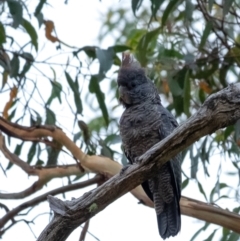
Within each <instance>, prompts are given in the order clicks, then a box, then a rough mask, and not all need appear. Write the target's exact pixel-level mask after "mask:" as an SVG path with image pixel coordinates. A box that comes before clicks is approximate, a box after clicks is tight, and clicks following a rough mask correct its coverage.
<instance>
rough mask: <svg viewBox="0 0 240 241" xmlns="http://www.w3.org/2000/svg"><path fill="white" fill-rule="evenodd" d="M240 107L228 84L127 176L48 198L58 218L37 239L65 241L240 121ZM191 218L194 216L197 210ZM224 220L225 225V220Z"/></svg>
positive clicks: (238, 87) (239, 90)
mask: <svg viewBox="0 0 240 241" xmlns="http://www.w3.org/2000/svg"><path fill="white" fill-rule="evenodd" d="M239 106H240V83H238V84H234V85H233V84H232V85H229V86H228V87H227V88H225V89H223V90H221V91H219V92H217V93H215V94H213V95H211V96H210V97H208V98H207V100H206V101H205V102H204V104H203V105H202V106H201V107H200V109H199V110H198V111H197V113H196V114H194V115H193V116H192V117H191V118H189V119H188V120H187V121H186V122H185V123H184V124H182V125H181V126H179V127H178V128H177V129H175V131H174V132H173V133H172V134H171V135H169V136H168V137H166V138H165V139H164V140H162V141H161V142H159V143H157V144H156V145H155V146H153V147H152V148H151V149H150V150H148V151H147V152H146V153H145V154H144V155H142V156H141V157H140V158H139V160H140V161H141V162H140V163H139V164H134V165H132V166H131V167H129V168H128V169H127V170H126V171H125V173H124V174H122V175H115V176H114V177H112V178H111V179H110V180H108V181H107V182H105V183H104V184H103V185H102V186H101V187H99V188H97V189H95V190H93V191H90V192H88V193H86V194H85V195H83V196H82V197H80V198H78V199H75V200H72V201H65V202H63V201H61V200H59V199H57V198H54V197H52V196H49V197H48V199H49V202H50V207H51V209H52V210H53V211H54V213H55V215H54V218H53V219H52V221H51V222H50V223H49V224H48V225H47V227H46V228H45V229H44V230H43V232H42V233H41V235H40V236H39V238H38V240H39V241H42V240H44V241H48V240H49V241H50V240H51V241H54V240H65V239H66V238H67V237H68V236H69V234H70V233H71V232H72V231H73V230H74V229H75V228H77V227H78V226H79V225H80V224H82V223H84V222H86V221H87V220H89V219H90V218H91V217H93V216H94V215H96V214H97V213H98V212H100V211H102V210H103V209H104V208H105V207H107V206H108V205H109V204H110V203H112V202H113V201H115V200H116V199H117V198H119V197H121V196H122V195H124V194H125V193H127V192H128V191H130V190H132V189H133V188H134V187H136V186H138V185H139V184H141V183H142V182H144V181H145V180H147V179H149V178H151V177H153V176H154V175H156V173H157V171H158V170H159V168H161V166H162V165H163V164H164V163H166V162H167V161H168V160H170V159H171V158H172V157H174V156H175V155H176V154H177V153H179V152H180V151H182V150H183V149H185V148H186V147H188V146H189V145H191V144H192V143H194V142H195V141H197V140H198V139H199V138H201V137H203V136H205V135H207V134H211V133H213V132H214V131H216V130H218V129H220V128H224V127H226V126H228V125H232V124H234V123H235V122H236V121H237V120H238V119H240V108H239ZM187 206H188V207H196V206H191V205H187ZM197 206H199V205H197ZM214 208H216V207H214V206H211V212H212V211H213V209H214ZM182 210H184V209H182ZM225 212H227V211H224V213H225ZM192 215H194V211H193V212H192ZM226 216H227V215H226ZM208 218H209V221H210V222H212V223H216V224H219V225H222V224H221V223H220V221H219V219H216V216H214V215H213V216H212V215H209V216H208ZM222 221H223V222H224V220H222ZM239 222H240V218H239V216H238V215H236V220H235V226H231V227H229V226H228V228H230V229H232V230H234V231H235V232H239V233H240V227H239V225H237V224H239ZM224 225H225V223H224Z"/></svg>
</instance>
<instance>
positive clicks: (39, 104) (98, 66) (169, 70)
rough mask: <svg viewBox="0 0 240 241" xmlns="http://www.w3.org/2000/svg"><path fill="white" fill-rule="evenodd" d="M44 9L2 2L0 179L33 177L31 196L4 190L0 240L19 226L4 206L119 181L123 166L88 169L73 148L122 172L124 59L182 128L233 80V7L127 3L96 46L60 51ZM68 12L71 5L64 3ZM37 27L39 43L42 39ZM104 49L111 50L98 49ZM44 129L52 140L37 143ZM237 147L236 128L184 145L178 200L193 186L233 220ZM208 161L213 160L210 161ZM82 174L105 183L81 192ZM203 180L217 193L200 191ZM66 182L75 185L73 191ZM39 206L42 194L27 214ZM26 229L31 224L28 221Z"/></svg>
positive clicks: (239, 57) (44, 4)
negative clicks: (143, 72)
mask: <svg viewBox="0 0 240 241" xmlns="http://www.w3.org/2000/svg"><path fill="white" fill-rule="evenodd" d="M50 4H51V1H46V0H40V1H36V2H34V3H33V2H31V1H27V0H26V1H14V0H5V1H0V16H1V20H0V71H1V77H2V86H1V92H0V94H1V96H0V98H1V103H2V107H1V111H2V116H1V119H0V129H1V131H2V132H3V133H5V139H6V140H7V143H8V146H9V150H8V149H7V148H6V146H5V142H4V139H3V136H1V148H0V149H1V151H2V153H3V155H4V156H5V157H7V158H8V159H9V160H8V161H6V165H5V164H3V163H2V162H1V163H0V165H1V170H2V173H3V174H4V175H7V174H8V173H9V172H11V171H12V169H13V166H14V165H17V166H19V167H21V168H22V169H23V171H25V172H26V174H28V175H35V176H37V177H38V180H37V181H36V182H34V183H33V184H32V185H31V184H30V185H31V186H30V187H18V189H19V190H18V192H15V193H6V192H4V191H3V192H2V191H1V193H0V199H2V201H1V203H0V207H1V208H2V210H3V217H2V219H1V220H0V224H1V228H2V230H1V232H0V235H4V234H5V232H11V227H12V226H13V225H15V224H16V223H18V222H20V221H22V220H23V219H22V218H21V217H20V216H19V212H20V211H22V210H23V209H19V210H17V211H16V213H13V214H11V215H8V214H9V208H8V201H7V200H9V199H12V200H16V199H20V200H19V204H21V203H22V202H23V201H21V199H23V198H25V197H28V196H30V195H32V194H34V193H35V192H36V191H38V190H40V189H41V188H42V187H43V186H44V185H45V184H46V183H48V182H49V181H50V180H51V179H53V178H55V177H61V178H67V180H68V183H67V184H68V186H67V185H65V187H66V189H61V190H59V191H58V192H57V193H56V194H59V193H64V192H65V191H69V190H76V189H78V188H81V187H83V186H84V185H85V186H88V185H91V184H94V183H95V184H98V185H101V183H102V182H103V181H104V180H103V177H102V176H104V178H106V177H109V176H111V175H114V174H115V173H117V170H118V169H119V167H120V165H119V166H116V170H114V171H113V169H114V167H113V169H111V168H110V169H111V170H110V171H109V170H108V169H104V167H103V166H98V165H100V164H99V163H101V160H100V161H99V162H92V163H91V165H89V164H86V163H85V162H84V161H83V160H80V161H81V162H80V165H79V164H76V159H78V160H79V158H78V157H77V156H76V155H75V152H74V148H72V147H71V146H70V144H72V145H73V144H74V143H75V144H76V146H78V147H79V148H80V149H81V150H82V152H83V153H85V154H87V155H90V156H93V157H97V156H95V155H99V154H100V155H102V156H104V157H108V158H110V159H111V160H117V161H119V162H120V163H122V164H123V165H125V164H126V163H127V160H126V158H125V157H124V156H123V154H122V152H121V149H120V144H121V140H120V136H119V131H118V119H119V116H120V114H121V111H122V109H121V107H119V104H118V102H117V97H118V93H117V85H116V72H117V69H118V68H119V66H120V64H121V61H120V58H121V55H120V53H121V52H124V51H130V52H132V53H133V54H134V55H135V57H136V59H137V60H138V61H139V62H140V63H141V65H142V66H143V67H146V69H147V72H148V75H149V77H150V78H151V79H152V80H153V81H154V82H155V84H156V85H157V87H158V89H159V93H160V95H161V98H162V101H163V104H164V106H166V107H167V108H168V109H169V110H170V111H171V112H172V113H173V114H174V115H175V116H176V117H177V118H178V121H179V123H182V122H183V121H185V120H186V119H187V118H188V117H189V116H191V115H192V114H193V113H195V112H196V110H197V109H198V108H199V106H200V105H201V104H202V103H203V102H204V101H205V99H206V98H207V97H208V96H209V95H210V94H211V93H214V92H217V91H219V90H220V89H222V88H224V87H226V86H227V85H228V84H230V83H235V82H238V81H239V70H240V69H239V66H240V35H239V34H240V28H239V23H240V12H239V9H240V2H239V1H237V0H236V1H233V0H231V1H213V0H209V1H203V0H196V1H190V0H180V1H179V0H171V1H161V0H150V1H142V0H132V1H131V8H130V7H129V6H128V5H126V6H127V7H125V4H121V2H120V3H119V4H116V5H115V6H113V5H112V6H111V7H110V8H109V9H108V10H107V14H106V13H104V14H103V15H101V17H100V18H99V21H100V22H101V29H100V31H99V32H97V31H96V37H97V39H98V41H97V42H98V45H96V46H91V45H86V46H72V45H71V43H65V42H64V36H58V33H57V31H56V29H55V23H54V22H53V21H51V20H50V19H46V18H45V16H44V11H45V9H46V8H48V7H49V6H50ZM52 4H53V3H52ZM65 4H66V6H67V5H71V1H70V2H68V1H65ZM74 24H75V23H74ZM81 24H87V23H81ZM63 27H64V26H62V28H63ZM67 27H70V26H66V28H65V30H66V31H67ZM43 28H45V30H44V33H45V36H41V32H40V30H42V29H43ZM75 28H76V27H75ZM63 31H64V30H63ZM73 31H76V29H74V30H73ZM90 31H95V30H94V29H91V30H90ZM84 34H87V33H81V35H82V37H84ZM109 42H110V43H112V44H111V45H109V44H108V45H107V47H104V48H103V47H102V46H104V45H106V43H109ZM6 121H9V122H10V124H9V123H8V122H6ZM11 123H12V124H11ZM13 123H14V124H13ZM17 124H18V125H17ZM52 125H54V126H57V127H59V128H61V129H62V131H64V132H65V133H66V135H67V136H68V137H69V138H70V139H68V140H66V141H65V142H63V141H62V139H61V138H60V137H59V136H56V135H54V134H53V133H54V130H53V129H51V128H52V127H50V126H52ZM23 126H28V127H33V128H26V127H23ZM37 129H39V131H40V134H36V135H32V134H31V133H33V132H34V131H37ZM44 129H45V130H47V131H49V133H52V134H49V133H48V134H49V135H48V134H43V132H44ZM57 130H58V131H59V133H60V134H61V130H60V129H58V128H57ZM24 131H25V132H24ZM26 133H27V134H26ZM60 134H59V135H60ZM47 136H48V137H47ZM12 137H16V138H17V139H18V140H17V141H16V140H15V139H14V138H12ZM26 141H30V142H26ZM69 143H70V144H69ZM239 145H240V122H237V123H236V125H234V126H229V127H227V128H226V129H223V130H219V131H217V132H216V133H214V134H213V135H211V136H206V137H204V138H202V139H201V140H200V141H199V142H197V143H195V144H194V145H192V146H190V147H189V148H188V149H187V150H186V151H185V152H184V160H183V184H182V188H183V191H184V190H185V189H187V188H188V187H189V186H190V185H193V184H194V185H195V187H196V188H198V192H199V193H201V194H202V195H203V197H204V199H205V201H206V202H209V203H214V204H216V205H220V206H222V207H223V208H227V209H228V210H230V211H232V212H235V213H239V211H240V206H239V201H240V198H239V181H240V163H239ZM17 157H18V158H17ZM20 157H21V158H22V159H19V158H20ZM216 157H217V158H216ZM213 158H214V159H217V160H214V161H212V160H211V159H213ZM80 159H81V158H80ZM110 159H109V160H110ZM104 160H106V159H104V158H103V161H104ZM210 162H211V163H210ZM213 162H214V163H213ZM114 165H115V164H114ZM114 165H113V166H114ZM189 166H190V168H189ZM184 167H188V168H187V169H186V168H184ZM226 167H228V168H227V169H226ZM63 170H64V171H63ZM89 172H94V173H100V174H101V175H102V176H101V177H100V176H95V177H94V178H95V179H94V178H92V179H89V180H90V182H88V183H86V184H83V182H82V181H81V178H82V177H84V176H86V174H87V173H89ZM209 179H211V180H212V182H214V185H212V186H211V187H210V186H209V185H208V186H207V187H206V185H205V184H206V183H207V181H206V180H209ZM91 180H92V181H91ZM73 183H76V184H77V183H78V184H79V185H80V186H71V185H72V184H73ZM81 185H82V186H81ZM60 186H61V185H59V187H60ZM63 187H64V185H63ZM71 188H72V189H71ZM1 189H2V188H1ZM5 191H6V190H5ZM39 197H40V196H39ZM63 197H64V195H63ZM45 199H46V195H45V196H44V198H42V199H41V198H40V199H38V201H36V202H35V203H34V202H33V203H31V206H34V205H36V204H38V203H39V202H42V201H44V200H45ZM222 200H224V202H223V203H222ZM29 205H30V204H29ZM17 207H19V206H17ZM26 208H30V206H27V207H26ZM30 210H31V208H30ZM30 210H28V211H30ZM25 211H26V210H25ZM41 211H42V210H39V213H40V212H41ZM7 215H8V216H7ZM26 215H27V214H26ZM3 221H4V222H3ZM1 222H2V223H1ZM24 222H26V223H27V224H29V223H30V222H29V221H26V220H25V219H24ZM87 225H88V224H87ZM87 225H86V227H87ZM210 226H211V225H210V224H209V223H206V224H204V225H203V227H202V228H201V229H199V230H196V233H195V235H194V236H193V237H192V239H191V240H197V238H198V235H199V234H200V233H201V232H202V231H205V230H207V229H208V228H209V227H210ZM85 229H87V228H85ZM216 235H217V237H221V238H220V239H221V240H238V239H239V234H236V233H235V232H233V231H231V230H227V229H226V228H221V227H217V228H216V229H214V230H213V231H211V233H210V235H209V236H208V237H206V238H207V239H206V240H214V237H216Z"/></svg>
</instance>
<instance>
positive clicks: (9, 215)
mask: <svg viewBox="0 0 240 241" xmlns="http://www.w3.org/2000/svg"><path fill="white" fill-rule="evenodd" d="M102 179H103V177H102V176H101V175H96V176H95V177H93V178H91V179H89V180H87V181H84V182H79V183H74V184H70V185H67V186H64V187H60V188H57V189H54V190H52V191H49V192H47V193H44V194H42V195H40V196H38V197H36V198H33V199H31V200H29V201H27V202H24V203H22V204H20V205H19V206H17V207H16V208H14V209H12V210H10V211H8V212H7V213H6V214H5V215H4V216H3V217H2V218H1V219H0V229H1V228H3V226H4V225H5V224H6V223H7V222H8V221H9V220H11V219H13V217H15V216H16V215H17V214H18V213H19V212H21V211H23V210H24V209H26V208H29V207H33V206H36V205H37V204H39V203H40V202H43V201H46V200H47V197H48V195H52V196H55V195H58V194H60V193H65V192H70V191H73V190H77V189H80V188H84V187H88V186H90V185H93V184H97V183H98V182H100V181H101V180H102Z"/></svg>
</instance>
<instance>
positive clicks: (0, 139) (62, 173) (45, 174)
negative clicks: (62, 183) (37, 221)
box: [0, 132, 84, 199]
mask: <svg viewBox="0 0 240 241" xmlns="http://www.w3.org/2000/svg"><path fill="white" fill-rule="evenodd" d="M0 150H1V151H2V153H3V154H4V156H5V157H6V158H7V159H8V160H9V161H10V162H11V163H13V164H15V165H17V166H19V167H20V168H21V169H22V170H23V171H25V172H26V173H27V174H28V175H34V176H38V180H37V181H36V182H34V183H33V184H32V185H31V186H30V187H28V188H27V189H25V190H23V191H21V192H18V193H0V199H21V198H25V197H27V196H29V195H31V194H33V193H35V192H36V191H38V190H40V189H41V188H42V187H43V186H44V185H45V184H46V183H47V182H49V181H50V180H51V179H53V178H57V177H58V178H59V177H66V176H70V175H83V174H84V173H82V172H81V170H80V169H79V167H78V165H62V166H54V167H48V168H44V167H36V166H30V165H29V164H28V163H26V162H24V161H23V160H21V159H20V158H19V157H18V156H17V155H15V154H14V153H11V152H10V151H9V150H8V148H7V147H6V145H5V139H4V136H3V135H2V134H1V132H0Z"/></svg>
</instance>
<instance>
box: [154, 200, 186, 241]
mask: <svg viewBox="0 0 240 241" xmlns="http://www.w3.org/2000/svg"><path fill="white" fill-rule="evenodd" d="M180 215H181V214H180V204H179V200H178V199H177V197H175V198H174V200H173V202H171V203H165V205H164V209H163V211H162V213H161V214H158V215H157V221H158V230H159V234H160V236H161V237H162V238H163V239H166V238H169V237H170V236H176V235H177V234H178V232H179V231H180V228H181V216H180Z"/></svg>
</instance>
